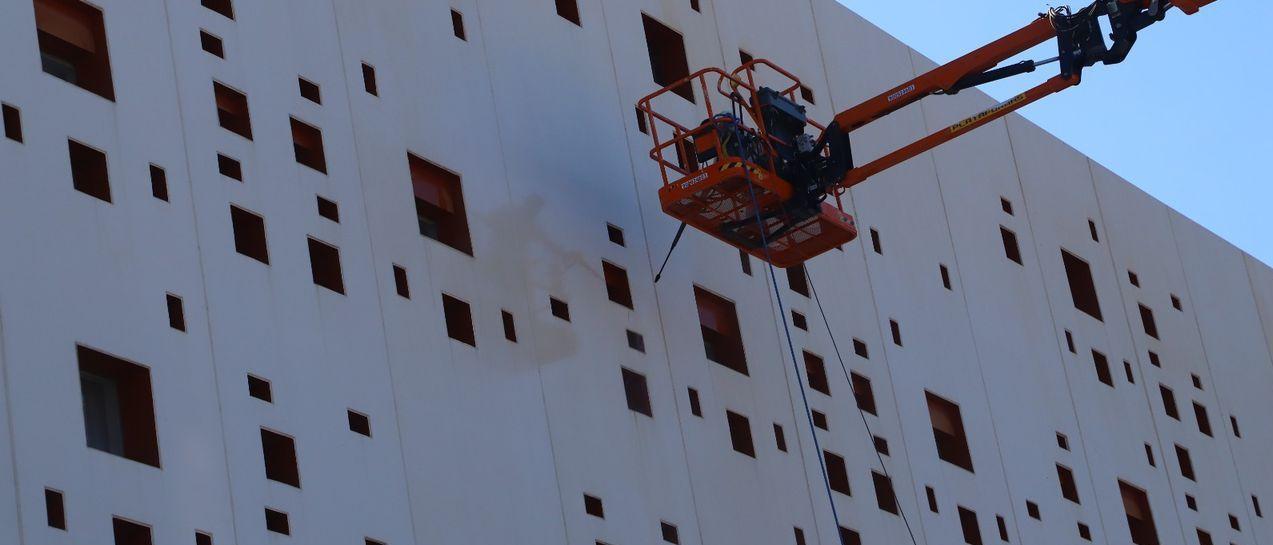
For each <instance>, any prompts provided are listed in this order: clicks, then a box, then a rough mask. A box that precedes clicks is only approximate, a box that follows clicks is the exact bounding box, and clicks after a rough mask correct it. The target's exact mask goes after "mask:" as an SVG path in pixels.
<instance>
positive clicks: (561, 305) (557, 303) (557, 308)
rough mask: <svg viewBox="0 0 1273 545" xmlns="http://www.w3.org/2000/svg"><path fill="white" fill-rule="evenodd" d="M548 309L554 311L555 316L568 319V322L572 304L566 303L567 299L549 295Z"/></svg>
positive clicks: (564, 319)
mask: <svg viewBox="0 0 1273 545" xmlns="http://www.w3.org/2000/svg"><path fill="white" fill-rule="evenodd" d="M548 310H549V312H551V313H552V315H553V316H554V317H556V318H559V319H561V320H563V321H567V322H569V321H570V305H568V304H566V302H565V301H562V300H561V299H558V298H556V297H549V298H548Z"/></svg>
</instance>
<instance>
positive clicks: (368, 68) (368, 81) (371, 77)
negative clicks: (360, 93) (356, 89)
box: [362, 62, 380, 97]
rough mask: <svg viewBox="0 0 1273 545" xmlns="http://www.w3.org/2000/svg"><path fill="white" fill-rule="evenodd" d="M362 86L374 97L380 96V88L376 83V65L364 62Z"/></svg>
mask: <svg viewBox="0 0 1273 545" xmlns="http://www.w3.org/2000/svg"><path fill="white" fill-rule="evenodd" d="M362 88H363V89H364V90H366V91H367V94H369V95H371V96H373V97H378V96H380V89H379V87H378V86H377V85H376V67H374V66H372V65H370V64H367V63H365V62H364V63H362Z"/></svg>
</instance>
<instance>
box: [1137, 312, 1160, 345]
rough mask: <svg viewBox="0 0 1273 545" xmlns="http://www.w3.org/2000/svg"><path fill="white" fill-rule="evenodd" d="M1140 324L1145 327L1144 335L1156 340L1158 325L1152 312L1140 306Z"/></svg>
mask: <svg viewBox="0 0 1273 545" xmlns="http://www.w3.org/2000/svg"><path fill="white" fill-rule="evenodd" d="M1140 323H1141V325H1143V326H1144V327H1145V334H1146V335H1149V336H1150V337H1153V338H1155V339H1157V338H1158V323H1157V322H1155V321H1154V311H1153V310H1150V309H1149V307H1147V306H1145V305H1140Z"/></svg>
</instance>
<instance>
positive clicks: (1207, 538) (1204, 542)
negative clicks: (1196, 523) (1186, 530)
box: [1197, 528, 1215, 545]
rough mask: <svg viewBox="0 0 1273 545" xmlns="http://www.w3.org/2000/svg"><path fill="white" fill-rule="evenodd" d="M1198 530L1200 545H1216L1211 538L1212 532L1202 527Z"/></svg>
mask: <svg viewBox="0 0 1273 545" xmlns="http://www.w3.org/2000/svg"><path fill="white" fill-rule="evenodd" d="M1197 531H1198V545H1215V542H1213V541H1212V540H1211V534H1209V533H1207V532H1206V531H1205V530H1203V529H1202V528H1198V529H1197Z"/></svg>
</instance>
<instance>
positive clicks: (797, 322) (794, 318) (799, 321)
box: [791, 310, 809, 331]
mask: <svg viewBox="0 0 1273 545" xmlns="http://www.w3.org/2000/svg"><path fill="white" fill-rule="evenodd" d="M791 325H793V326H796V329H800V330H803V331H808V330H809V320H808V319H807V318H805V315H804V314H801V313H800V312H799V311H796V310H793V311H791Z"/></svg>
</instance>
